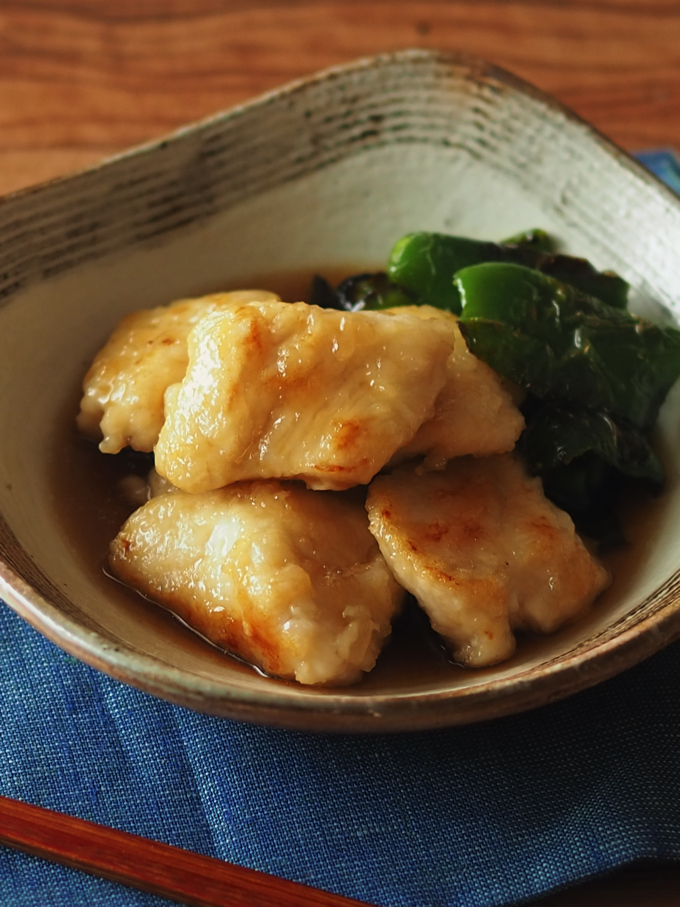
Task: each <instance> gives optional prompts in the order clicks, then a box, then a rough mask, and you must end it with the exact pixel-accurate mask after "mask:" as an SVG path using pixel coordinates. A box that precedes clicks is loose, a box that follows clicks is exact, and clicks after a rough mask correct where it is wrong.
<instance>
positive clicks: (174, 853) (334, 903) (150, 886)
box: [0, 797, 366, 907]
mask: <svg viewBox="0 0 680 907" xmlns="http://www.w3.org/2000/svg"><path fill="white" fill-rule="evenodd" d="M0 844H4V845H6V846H8V847H13V848H15V849H16V850H22V851H24V852H25V853H30V854H32V855H33V856H36V857H42V858H44V859H47V860H51V861H52V862H54V863H62V864H63V865H65V866H70V867H71V868H72V869H79V870H81V871H82V872H88V873H90V874H91V875H95V876H99V877H100V878H104V879H109V880H110V881H112V882H119V883H120V884H122V885H127V886H129V887H131V888H137V889H139V890H140V891H146V892H148V893H150V894H155V895H159V896H160V897H165V898H168V899H170V900H173V901H177V902H179V903H180V904H186V905H189V907H303V905H304V907H366V905H365V904H363V902H361V901H355V900H352V899H351V898H345V897H342V896H341V895H338V894H331V893H330V892H327V891H320V890H319V889H316V888H309V887H308V886H307V885H301V884H299V883H297V882H290V881H288V880H287V879H279V878H277V877H276V876H270V875H267V874H266V873H264V872H257V871H256V870H254V869H245V868H244V867H242V866H235V865H234V864H233V863H225V862H223V861H222V860H215V859H213V858H212V857H204V856H202V855H200V854H197V853H192V852H191V851H188V850H182V849H181V848H179V847H171V846H170V845H168V844H161V843H159V842H158V841H150V840H149V839H147V838H142V837H139V836H138V835H132V834H129V833H128V832H124V831H117V830H116V829H113V828H107V827H105V826H103V825H96V824H95V823H94V822H86V821H84V820H83V819H75V818H73V816H67V815H64V814H62V813H57V812H53V811H52V810H49V809H43V808H42V807H40V806H31V805H29V804H27V803H21V802H19V801H18V800H11V799H9V798H7V797H0Z"/></svg>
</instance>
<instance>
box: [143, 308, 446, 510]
mask: <svg viewBox="0 0 680 907" xmlns="http://www.w3.org/2000/svg"><path fill="white" fill-rule="evenodd" d="M188 347H189V365H188V368H187V371H186V375H185V377H184V380H183V381H182V382H181V383H179V384H175V385H173V386H172V387H169V388H168V390H167V392H166V395H165V424H164V425H163V428H162V429H161V432H160V435H159V439H158V444H157V445H156V448H155V456H156V469H157V470H158V472H159V473H160V474H161V475H163V476H165V477H166V478H167V479H168V480H169V481H170V482H172V484H173V485H176V486H177V487H178V488H181V489H182V490H184V491H188V492H192V493H200V492H204V491H209V490H211V489H214V488H220V487H222V486H224V485H228V484H230V483H232V482H236V481H240V480H244V479H256V478H257V479H259V478H288V479H301V480H303V481H304V482H305V483H306V484H307V486H308V487H309V488H314V489H322V490H323V489H334V490H342V489H345V488H350V487H351V486H353V485H358V484H366V483H367V482H369V481H370V479H371V478H372V477H373V476H374V475H375V474H376V473H377V472H378V471H379V470H380V469H381V468H382V467H383V466H384V465H385V464H386V463H387V461H388V460H389V459H390V457H391V456H392V455H393V454H394V452H395V451H396V450H397V449H398V448H400V447H403V446H404V445H405V444H406V443H408V442H409V441H410V440H411V438H412V437H413V435H414V434H415V433H416V431H417V429H418V428H419V427H420V425H421V424H422V423H423V422H424V421H425V420H427V419H429V418H430V417H431V416H432V415H433V413H434V402H435V399H436V398H437V396H438V394H439V392H440V391H441V389H442V387H443V386H444V382H445V380H446V368H447V365H446V363H447V360H448V358H449V356H450V354H451V350H452V347H453V336H452V332H451V330H450V327H449V325H448V324H447V323H445V322H444V321H442V320H440V319H434V318H433V319H429V320H422V319H421V318H419V317H417V316H416V315H413V314H412V313H409V312H404V313H402V312H395V313H394V314H385V313H384V312H339V311H335V310H330V309H322V308H319V307H317V306H311V305H307V304H306V303H284V302H252V303H250V304H247V305H234V306H228V307H226V308H222V309H219V310H217V311H215V312H213V313H211V314H210V315H207V316H206V317H205V318H203V319H201V321H200V322H199V323H198V324H197V325H196V327H195V328H194V329H193V331H192V332H191V333H190V335H189V338H188Z"/></svg>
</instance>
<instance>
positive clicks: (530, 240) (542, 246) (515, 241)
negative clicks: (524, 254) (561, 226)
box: [501, 229, 557, 252]
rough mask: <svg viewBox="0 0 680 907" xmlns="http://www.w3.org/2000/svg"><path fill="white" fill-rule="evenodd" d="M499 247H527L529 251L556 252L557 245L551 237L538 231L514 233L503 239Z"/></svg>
mask: <svg viewBox="0 0 680 907" xmlns="http://www.w3.org/2000/svg"><path fill="white" fill-rule="evenodd" d="M501 245H504V246H528V247H529V248H531V249H538V250H539V251H540V252H557V243H556V242H555V240H554V239H553V237H552V236H551V235H550V234H549V233H546V231H545V230H539V229H533V230H525V231H524V232H523V233H515V234H514V235H513V236H509V237H508V238H507V239H504V240H503V242H502V243H501Z"/></svg>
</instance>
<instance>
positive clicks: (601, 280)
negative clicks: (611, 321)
mask: <svg viewBox="0 0 680 907" xmlns="http://www.w3.org/2000/svg"><path fill="white" fill-rule="evenodd" d="M514 240H515V242H514V243H494V242H483V241H480V240H476V239H468V238H466V237H460V236H449V235H447V234H444V233H409V234H408V235H407V236H404V237H403V238H402V239H400V240H399V241H398V242H397V243H396V245H395V246H394V248H393V249H392V252H391V253H390V257H389V261H388V264H387V276H388V277H389V279H390V280H391V281H393V282H394V283H395V284H398V285H400V286H402V287H405V288H406V289H408V290H411V291H412V292H414V293H415V294H416V295H417V296H418V297H419V298H420V300H421V302H423V303H426V304H428V305H432V306H436V307H437V308H440V309H446V310H448V311H450V312H453V313H454V314H456V315H458V314H460V306H461V301H460V296H459V293H458V289H457V287H456V286H455V284H454V281H453V278H454V275H455V274H456V273H457V272H458V271H460V270H461V269H462V268H467V267H470V266H472V265H477V264H482V263H484V262H493V261H495V262H510V263H514V264H518V265H523V266H524V267H528V268H532V269H534V270H537V271H541V272H543V273H545V274H548V275H550V276H552V277H555V278H556V279H557V280H560V281H562V282H564V283H568V284H570V285H571V286H574V287H576V288H578V289H580V290H582V291H583V292H584V293H587V294H588V295H590V296H593V297H595V298H596V299H600V300H602V301H603V302H606V303H607V304H608V305H612V306H614V307H615V308H619V309H625V308H626V305H627V299H628V284H627V283H626V281H625V280H623V279H622V278H620V277H618V276H617V275H616V274H613V273H611V272H600V271H597V270H596V269H595V268H594V267H593V265H591V264H590V262H588V261H586V260H585V259H583V258H574V257H572V256H569V255H559V254H556V253H554V252H553V251H545V248H546V247H547V245H548V243H549V237H548V236H547V234H545V233H542V232H541V231H532V233H530V234H523V236H519V237H514Z"/></svg>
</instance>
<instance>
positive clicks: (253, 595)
mask: <svg viewBox="0 0 680 907" xmlns="http://www.w3.org/2000/svg"><path fill="white" fill-rule="evenodd" d="M110 564H111V568H112V569H113V571H114V573H115V574H116V575H117V576H118V577H120V579H121V580H123V582H125V583H127V584H129V585H130V586H132V587H134V588H135V589H138V590H139V591H140V592H142V593H143V594H144V595H146V596H148V597H149V598H151V599H153V600H155V601H157V602H158V603H160V604H161V605H163V606H164V607H166V608H168V609H170V610H172V611H174V612H175V613H176V614H178V615H179V616H180V617H181V618H182V619H183V620H184V621H186V623H188V624H189V626H191V627H193V628H194V629H196V630H198V632H200V633H201V634H203V636H205V637H207V638H208V639H209V640H211V641H212V642H213V643H215V644H216V645H217V646H219V647H220V648H223V649H226V650H228V651H230V652H232V653H235V654H236V655H239V656H240V657H241V658H243V659H244V660H245V661H247V662H249V663H251V664H254V665H256V666H258V667H259V668H261V669H262V670H263V671H265V672H267V673H268V674H273V675H277V676H279V677H283V678H287V679H295V680H297V681H299V682H300V683H304V684H348V683H352V682H354V681H356V680H358V679H359V678H360V677H361V675H362V672H364V671H370V669H371V668H372V667H373V666H374V664H375V661H376V659H377V657H378V654H379V652H380V649H381V647H382V645H383V643H384V642H385V640H386V639H387V637H388V636H389V634H390V629H391V621H392V618H393V617H394V616H395V614H396V612H397V610H398V609H399V606H400V604H401V601H402V599H403V595H404V592H403V590H402V589H401V588H400V587H399V585H398V584H397V583H396V582H395V580H394V579H393V578H392V575H391V573H390V571H389V569H388V567H387V565H386V564H385V561H384V559H383V557H382V555H381V553H380V550H379V548H378V545H377V544H376V542H375V539H374V538H373V537H372V535H371V534H370V532H369V531H368V520H367V517H366V512H365V510H364V507H363V502H362V501H361V500H354V499H348V497H347V496H346V495H338V494H333V493H327V494H319V493H316V492H312V491H308V490H307V489H306V488H304V486H302V485H297V484H295V483H289V484H282V483H279V482H275V481H270V482H245V483H240V484H237V485H232V486H230V487H229V488H222V489H219V490H217V491H213V492H208V493H206V494H201V495H189V494H185V493H184V492H182V491H175V492H173V493H171V494H161V495H159V496H158V497H155V498H153V499H152V500H151V501H149V502H148V503H147V504H145V505H144V506H143V507H141V508H140V509H139V510H137V511H136V512H135V513H134V514H133V515H132V516H131V517H130V518H129V519H128V521H127V522H126V524H125V525H124V526H123V528H122V529H121V531H120V533H119V534H118V536H117V538H116V539H115V540H114V541H113V542H112V544H111V550H110Z"/></svg>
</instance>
